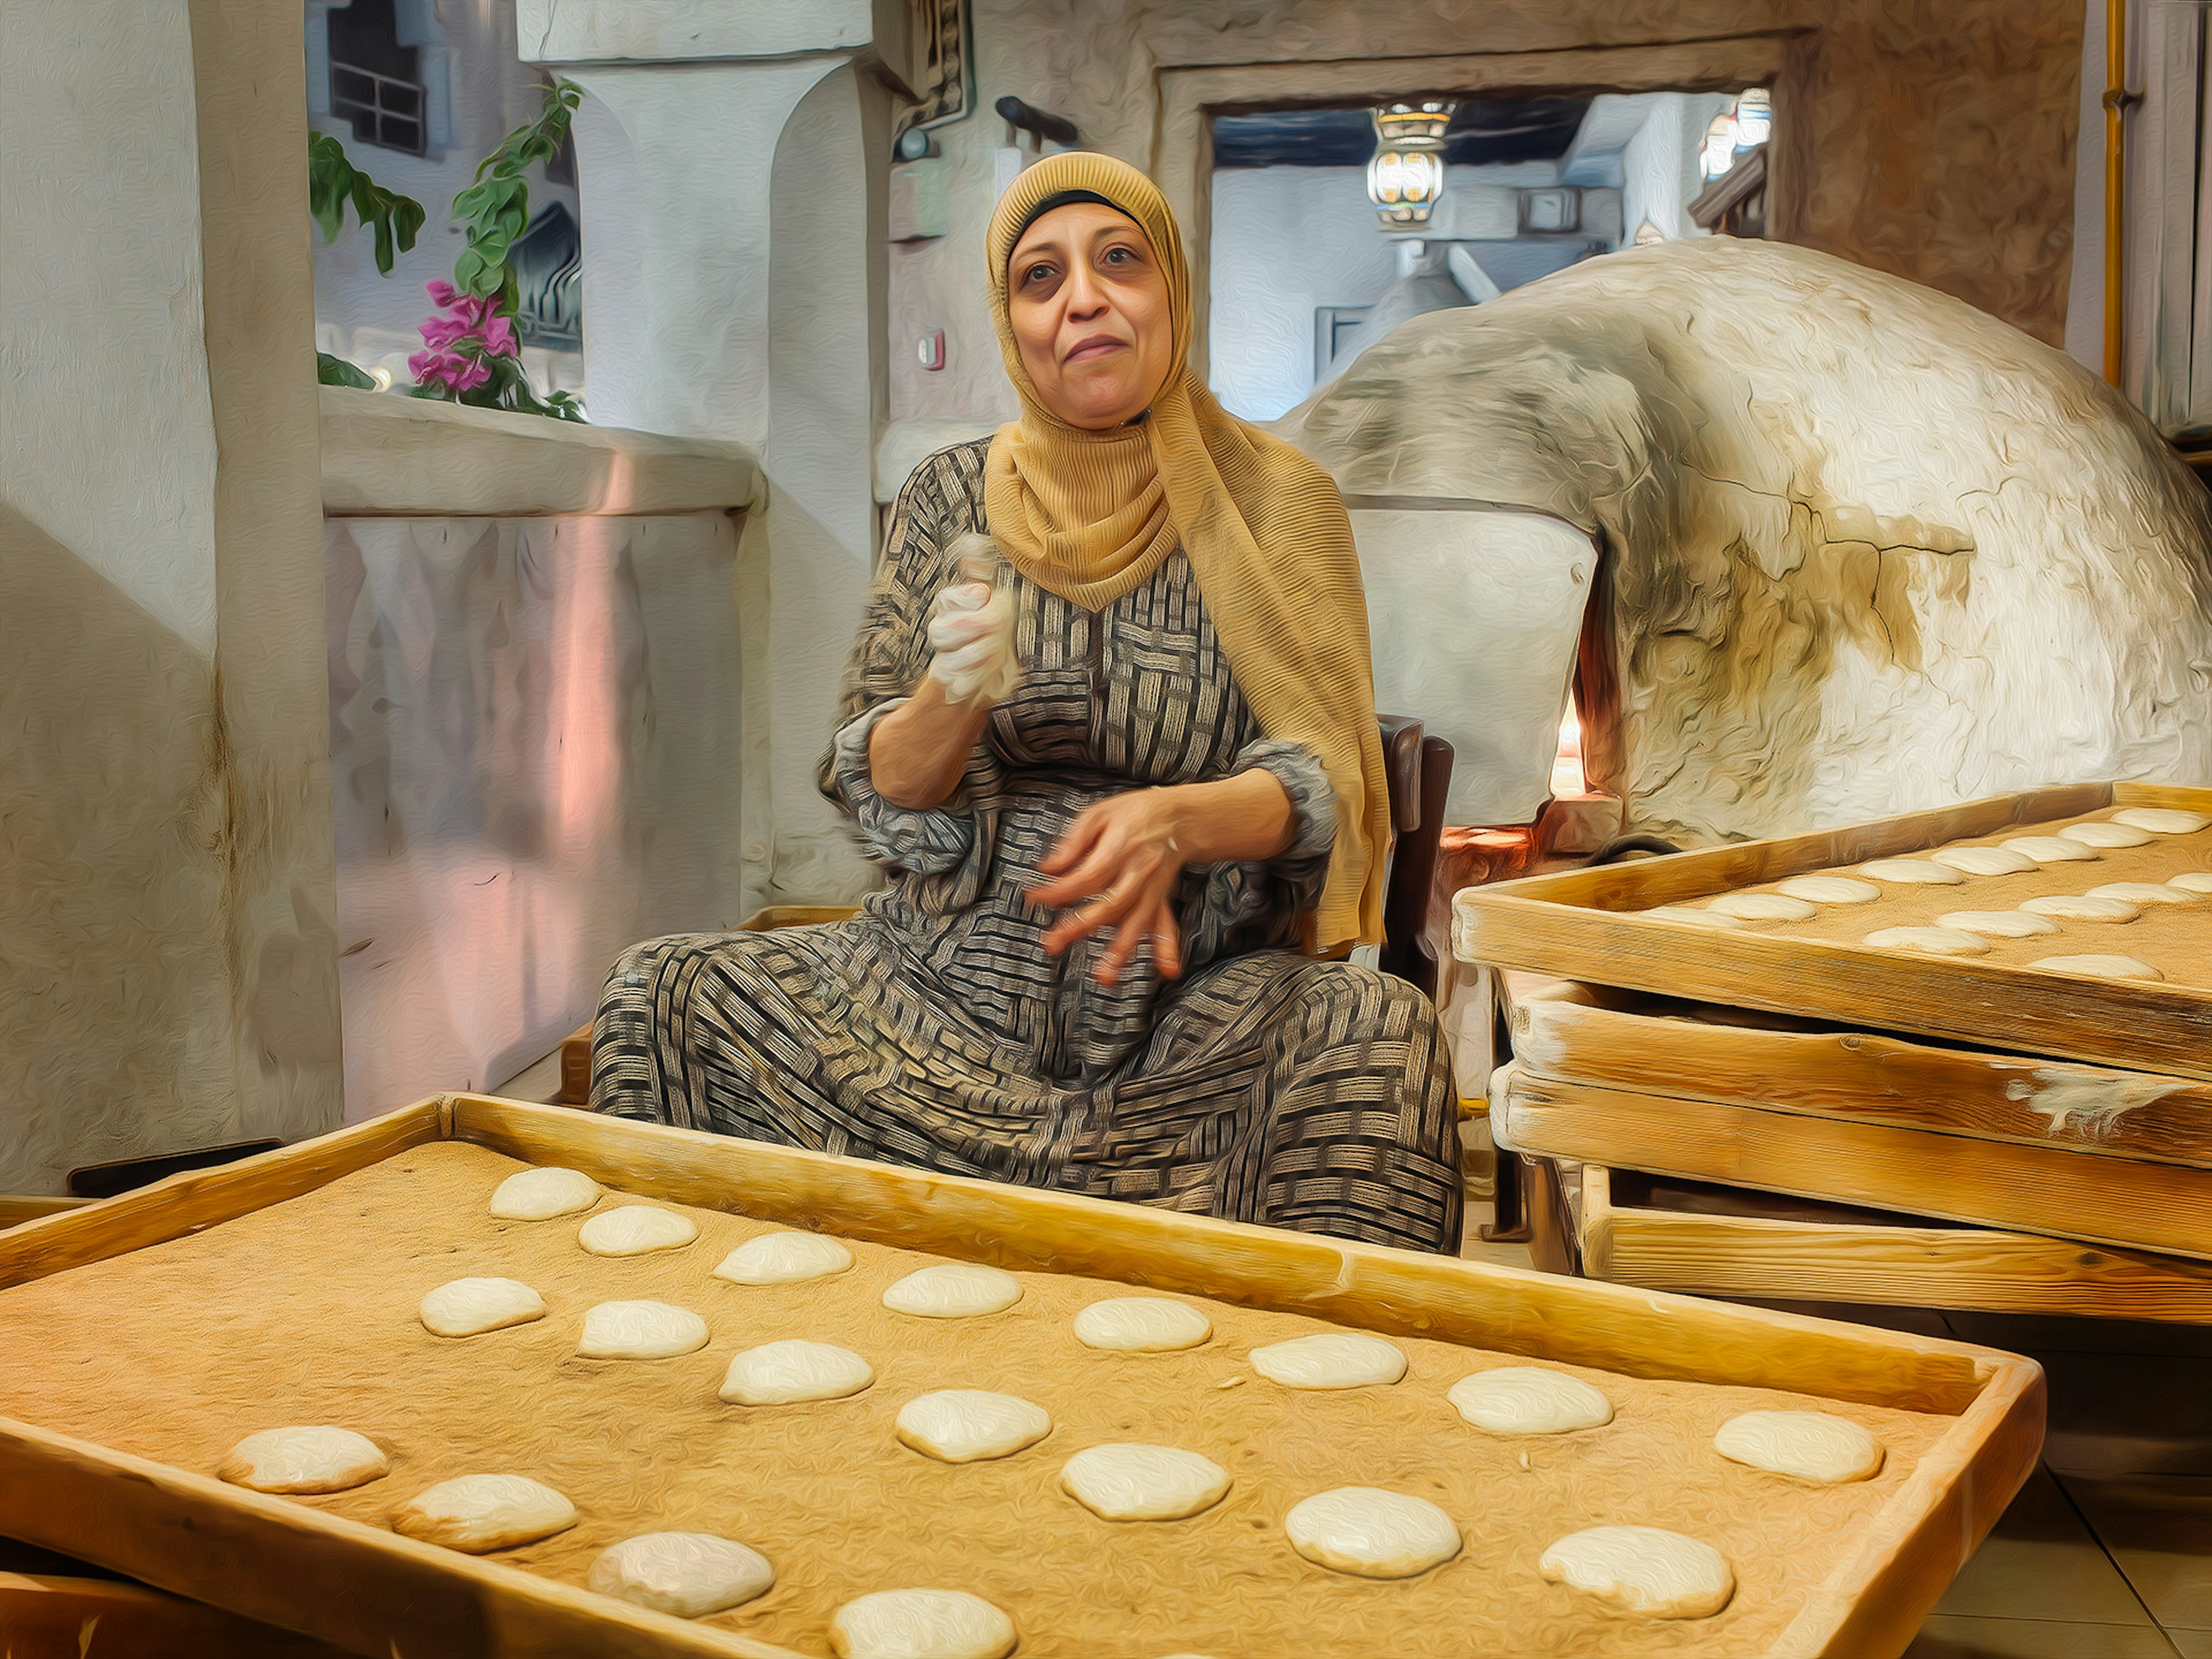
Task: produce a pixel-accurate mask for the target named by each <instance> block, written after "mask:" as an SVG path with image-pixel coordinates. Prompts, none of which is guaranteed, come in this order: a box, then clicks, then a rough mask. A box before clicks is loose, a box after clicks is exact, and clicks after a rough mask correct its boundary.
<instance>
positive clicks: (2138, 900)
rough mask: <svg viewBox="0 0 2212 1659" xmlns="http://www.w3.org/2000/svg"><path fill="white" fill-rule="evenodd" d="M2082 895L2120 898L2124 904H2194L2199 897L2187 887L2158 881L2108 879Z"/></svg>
mask: <svg viewBox="0 0 2212 1659" xmlns="http://www.w3.org/2000/svg"><path fill="white" fill-rule="evenodd" d="M2083 897H2085V898H2109V899H2118V900H2119V902H2121V903H2123V904H2194V903H2196V902H2197V895H2196V894H2194V893H2192V892H2191V891H2190V890H2188V889H2187V888H2185V887H2176V886H2174V885H2172V884H2171V883H2167V882H2157V881H2108V882H2106V884H2104V885H2103V886H2102V887H2092V888H2091V889H2090V890H2088V891H2087V893H2086V894H2084V895H2083Z"/></svg>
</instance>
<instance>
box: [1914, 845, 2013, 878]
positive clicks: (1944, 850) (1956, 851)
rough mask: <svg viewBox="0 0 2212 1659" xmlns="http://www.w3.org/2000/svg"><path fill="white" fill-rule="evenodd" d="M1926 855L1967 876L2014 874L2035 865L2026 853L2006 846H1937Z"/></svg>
mask: <svg viewBox="0 0 2212 1659" xmlns="http://www.w3.org/2000/svg"><path fill="white" fill-rule="evenodd" d="M1928 856H1929V858H1931V859H1933V860H1935V861H1936V863H1938V864H1948V865H1949V866H1951V868H1953V869H1954V870H1956V871H1958V872H1960V873H1961V874H1964V875H1969V876H2016V875H2018V874H2020V872H2021V871H2023V870H2033V869H2034V868H2035V867H2036V863H2035V860H2033V859H2032V858H2030V857H2028V855H2027V854H2025V853H2015V852H2014V851H2013V850H2012V849H2011V848H2006V847H1939V848H1936V850H1935V851H1934V852H1932V853H1930V854H1929V855H1928Z"/></svg>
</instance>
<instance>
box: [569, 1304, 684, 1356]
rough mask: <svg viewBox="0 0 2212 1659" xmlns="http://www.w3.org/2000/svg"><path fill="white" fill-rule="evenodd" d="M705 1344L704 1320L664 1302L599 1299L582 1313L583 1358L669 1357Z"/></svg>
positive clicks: (579, 1348)
mask: <svg viewBox="0 0 2212 1659" xmlns="http://www.w3.org/2000/svg"><path fill="white" fill-rule="evenodd" d="M705 1346H707V1322H706V1321H705V1320H703V1319H702V1318H700V1317H699V1316H698V1315H697V1314H695V1313H693V1312H692V1311H691V1310H690V1309H689V1308H671V1306H669V1305H668V1304H667V1303H665V1302H602V1303H600V1304H599V1306H598V1307H596V1308H594V1309H592V1310H591V1311H590V1312H589V1313H587V1314H586V1315H585V1316H584V1334H583V1336H582V1337H581V1339H580V1340H578V1342H577V1344H576V1353H577V1356H578V1357H579V1358H584V1359H669V1358H674V1357H675V1356H676V1355H678V1354H679V1353H696V1352H698V1351H699V1350H700V1349H702V1348H703V1347H705Z"/></svg>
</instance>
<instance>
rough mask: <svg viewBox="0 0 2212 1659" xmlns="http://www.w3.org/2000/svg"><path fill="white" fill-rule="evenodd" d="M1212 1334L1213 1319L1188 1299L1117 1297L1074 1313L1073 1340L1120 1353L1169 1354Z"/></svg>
mask: <svg viewBox="0 0 2212 1659" xmlns="http://www.w3.org/2000/svg"><path fill="white" fill-rule="evenodd" d="M1212 1334H1213V1322H1212V1320H1210V1319H1208V1318H1207V1317H1206V1316H1205V1315H1204V1314H1202V1313H1200V1311H1199V1310H1197V1309H1195V1308H1194V1307H1192V1306H1191V1305H1190V1304H1189V1303H1188V1302H1175V1301H1171V1300H1170V1299H1169V1298H1168V1297H1164V1296H1116V1297H1109V1298H1108V1299H1107V1300H1105V1301H1103V1302H1094V1303H1092V1304H1091V1305H1090V1306H1089V1307H1087V1308H1085V1309H1084V1310H1083V1311H1082V1312H1080V1313H1079V1314H1078V1315H1076V1316H1075V1340H1077V1341H1078V1342H1080V1343H1081V1344H1083V1346H1085V1347H1086V1348H1109V1349H1112V1350H1114V1351H1115V1352H1121V1353H1168V1352H1172V1351H1174V1350H1176V1349H1177V1348H1194V1347H1196V1346H1198V1345H1199V1344H1200V1343H1201V1342H1203V1341H1205V1340H1206V1338H1208V1337H1210V1336H1212Z"/></svg>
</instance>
